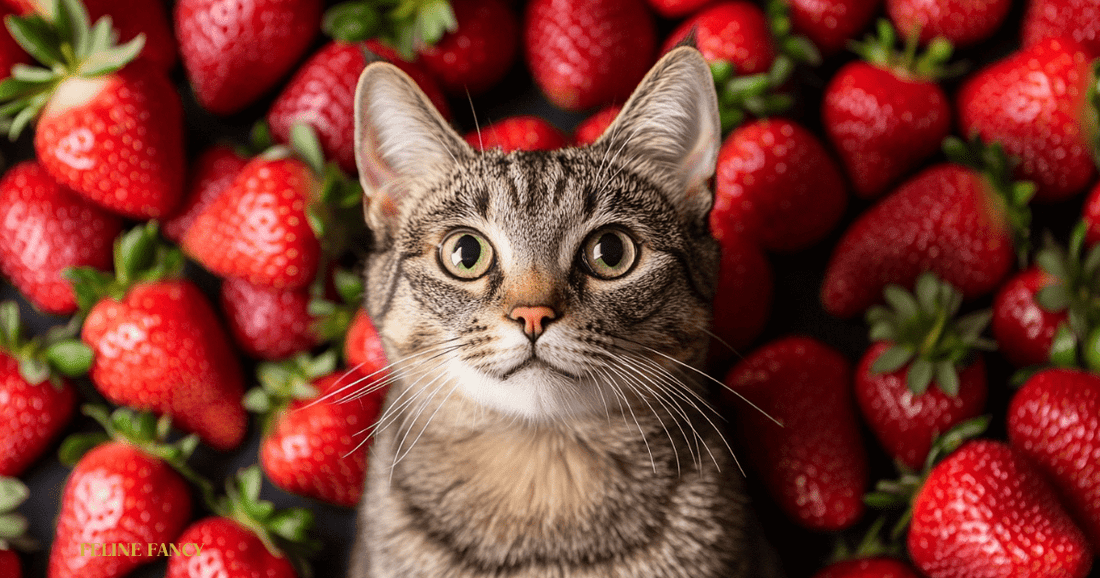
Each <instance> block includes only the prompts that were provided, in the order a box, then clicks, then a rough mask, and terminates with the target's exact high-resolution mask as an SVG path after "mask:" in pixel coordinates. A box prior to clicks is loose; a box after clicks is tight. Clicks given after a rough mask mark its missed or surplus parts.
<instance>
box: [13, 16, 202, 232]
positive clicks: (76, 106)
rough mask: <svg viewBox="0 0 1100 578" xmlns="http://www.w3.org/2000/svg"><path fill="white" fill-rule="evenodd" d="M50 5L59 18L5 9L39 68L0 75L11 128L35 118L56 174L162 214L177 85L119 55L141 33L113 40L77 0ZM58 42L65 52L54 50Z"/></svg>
mask: <svg viewBox="0 0 1100 578" xmlns="http://www.w3.org/2000/svg"><path fill="white" fill-rule="evenodd" d="M58 8H59V9H60V10H63V11H64V15H63V16H64V17H63V18H62V17H61V16H59V17H58V18H56V19H55V20H57V21H59V22H60V21H62V20H64V22H65V25H64V26H62V25H59V24H50V23H46V22H45V21H43V20H42V19H40V18H39V17H37V16H31V17H28V18H9V25H11V26H13V27H14V28H15V29H16V30H18V31H19V34H18V36H17V38H18V39H19V40H20V42H21V43H22V44H23V48H25V49H26V50H27V51H28V52H29V53H30V54H32V55H33V56H34V57H35V58H36V59H37V60H39V61H40V62H41V63H42V65H43V68H40V69H39V68H35V69H33V70H34V72H33V73H32V72H25V73H23V75H22V76H21V78H18V79H17V78H11V79H8V80H7V81H5V82H4V83H0V93H2V94H3V100H5V101H6V105H5V106H4V107H3V108H0V116H4V117H5V118H9V119H11V121H12V123H11V130H10V135H11V136H13V137H14V136H17V135H18V134H19V133H20V132H21V131H22V129H23V128H25V127H26V125H27V123H29V122H30V121H31V120H33V119H35V118H37V119H38V125H37V130H36V132H35V135H34V149H35V153H36V154H37V156H38V161H39V162H40V163H41V164H42V166H43V167H44V168H45V169H46V171H47V172H48V173H49V174H50V175H51V176H52V177H53V178H54V179H56V180H57V182H58V183H60V184H62V185H65V186H67V187H69V188H71V189H72V190H73V191H75V192H76V193H78V194H80V195H82V196H84V197H86V198H88V199H89V200H91V201H93V202H95V203H97V204H99V205H101V206H103V207H105V208H107V209H108V210H110V211H112V212H116V213H119V214H121V215H124V216H127V217H134V218H139V219H148V218H157V217H162V216H166V215H167V214H168V213H169V212H170V211H171V210H172V209H174V208H175V207H176V205H177V204H178V203H179V200H180V195H181V192H182V190H181V189H182V187H181V184H180V181H181V180H182V177H183V146H182V145H183V118H182V116H183V110H182V106H181V105H180V100H179V96H178V94H177V93H176V91H175V89H174V88H173V87H172V84H171V82H169V80H168V79H167V77H165V76H164V74H163V72H161V71H160V70H156V69H155V68H152V67H150V65H148V64H147V63H145V62H140V61H139V62H133V63H131V64H129V65H127V63H129V62H130V61H131V60H132V59H133V58H134V56H135V55H136V54H137V53H138V51H140V50H141V47H142V45H143V44H142V43H143V39H144V37H143V36H138V37H137V38H135V39H134V40H132V41H130V42H129V43H127V44H124V45H122V46H114V45H112V44H111V42H110V38H111V31H110V20H109V19H107V18H106V17H104V19H101V20H99V21H97V22H96V24H95V25H94V27H92V26H90V25H89V23H88V18H87V13H86V12H84V10H83V9H82V5H81V4H80V3H79V2H61V3H60V4H58ZM81 38H85V39H87V38H92V39H95V40H96V41H95V42H81V41H80V39H81ZM51 41H53V42H57V43H58V44H59V45H65V46H68V47H70V48H66V49H64V50H62V48H60V47H59V46H58V45H53V44H50V42H51ZM72 47H76V48H75V49H74V48H72ZM66 50H67V51H71V52H72V55H71V56H62V54H66V52H65V51H66ZM123 66H125V68H122V67H123Z"/></svg>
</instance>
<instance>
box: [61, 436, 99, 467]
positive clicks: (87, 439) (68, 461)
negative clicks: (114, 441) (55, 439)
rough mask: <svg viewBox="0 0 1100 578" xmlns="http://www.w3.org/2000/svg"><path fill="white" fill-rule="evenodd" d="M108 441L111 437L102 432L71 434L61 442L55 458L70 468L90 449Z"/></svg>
mask: <svg viewBox="0 0 1100 578" xmlns="http://www.w3.org/2000/svg"><path fill="white" fill-rule="evenodd" d="M110 439H111V436H109V435H107V434H105V433H103V432H96V433H91V434H73V435H71V436H69V437H67V438H65V441H63V442H61V447H60V448H58V450H57V458H58V459H59V460H60V461H61V463H62V464H64V465H66V466H68V467H70V468H71V467H73V466H75V465H76V463H77V462H79V461H80V458H82V457H84V454H86V453H88V452H89V451H90V450H91V449H92V448H94V447H96V446H98V445H100V444H102V443H104V442H107V441H110Z"/></svg>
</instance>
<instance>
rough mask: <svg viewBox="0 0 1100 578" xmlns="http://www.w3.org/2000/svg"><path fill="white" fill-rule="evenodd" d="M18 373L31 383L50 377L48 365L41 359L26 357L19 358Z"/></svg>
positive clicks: (35, 383) (41, 381)
mask: <svg viewBox="0 0 1100 578" xmlns="http://www.w3.org/2000/svg"><path fill="white" fill-rule="evenodd" d="M19 375H20V376H22V377H23V379H25V380H27V383H29V384H31V385H38V384H40V383H43V382H45V381H46V380H48V379H50V366H49V364H47V363H46V362H45V361H43V360H41V359H35V358H33V357H28V358H25V359H20V360H19Z"/></svg>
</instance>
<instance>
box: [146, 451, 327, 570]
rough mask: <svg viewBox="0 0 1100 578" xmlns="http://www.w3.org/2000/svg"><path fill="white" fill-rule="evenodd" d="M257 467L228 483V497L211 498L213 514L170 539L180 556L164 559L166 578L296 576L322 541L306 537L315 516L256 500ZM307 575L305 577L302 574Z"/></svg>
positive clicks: (259, 481)
mask: <svg viewBox="0 0 1100 578" xmlns="http://www.w3.org/2000/svg"><path fill="white" fill-rule="evenodd" d="M262 485H263V476H262V475H261V474H260V468H259V467H258V466H251V467H249V468H246V469H244V470H241V471H240V472H239V473H238V474H237V476H236V477H234V478H231V479H230V480H229V481H228V482H226V495H225V496H223V497H220V498H216V499H213V500H212V502H213V503H212V504H211V507H212V509H213V510H214V513H215V514H216V515H214V516H210V517H207V518H203V519H201V520H199V521H197V522H194V523H193V524H191V525H190V526H188V527H187V528H186V529H185V530H184V531H183V533H181V534H180V535H179V537H178V538H176V539H175V540H174V542H175V544H176V547H177V548H179V549H180V551H181V552H182V553H183V555H178V556H172V557H171V558H169V559H168V572H167V573H166V574H165V577H166V578H200V577H206V576H217V577H219V578H259V577H263V578H297V576H298V575H299V574H298V572H297V571H296V569H295V566H299V567H302V568H303V570H308V567H304V566H303V560H302V558H304V557H307V556H311V555H313V554H315V553H316V552H317V550H319V548H320V543H319V542H317V541H316V540H314V539H312V538H310V533H311V532H312V531H313V526H314V519H313V513H312V512H310V511H309V510H307V509H305V508H288V509H282V510H280V509H276V508H275V506H274V505H273V504H272V503H271V502H268V501H266V500H261V499H260V489H261V486H262ZM303 575H305V574H303Z"/></svg>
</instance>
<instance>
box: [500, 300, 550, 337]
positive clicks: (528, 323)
mask: <svg viewBox="0 0 1100 578" xmlns="http://www.w3.org/2000/svg"><path fill="white" fill-rule="evenodd" d="M508 317H509V318H510V319H515V320H516V321H520V322H521V323H523V332H524V333H526V334H527V337H529V338H530V339H531V341H534V340H536V339H538V338H539V336H540V335H542V332H543V331H545V330H546V324H547V323H549V322H550V320H552V319H554V318H555V317H557V313H555V312H554V310H553V309H551V308H549V307H542V306H537V307H516V308H514V309H512V312H511V313H509V314H508Z"/></svg>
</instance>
